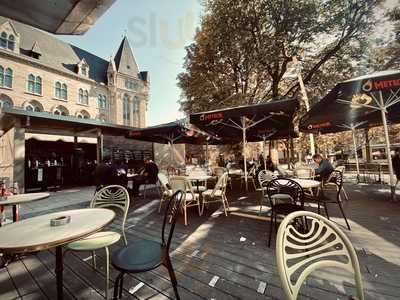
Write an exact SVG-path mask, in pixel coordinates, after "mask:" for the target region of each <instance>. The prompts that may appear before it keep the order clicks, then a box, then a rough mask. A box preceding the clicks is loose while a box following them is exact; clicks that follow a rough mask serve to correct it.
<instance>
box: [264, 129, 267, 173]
mask: <svg viewBox="0 0 400 300" xmlns="http://www.w3.org/2000/svg"><path fill="white" fill-rule="evenodd" d="M263 140H264V141H263V152H264V153H263V157H264V170H265V171H267V162H266V160H265V157H266V156H267V155H266V154H267V151H266V150H267V149H266V148H267V147H266V144H267V142H266V140H265V136H264V138H263Z"/></svg>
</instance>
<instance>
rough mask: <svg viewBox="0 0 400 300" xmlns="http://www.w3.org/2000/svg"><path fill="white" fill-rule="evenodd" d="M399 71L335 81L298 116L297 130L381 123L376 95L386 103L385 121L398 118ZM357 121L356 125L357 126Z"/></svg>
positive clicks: (332, 129) (342, 128)
mask: <svg viewBox="0 0 400 300" xmlns="http://www.w3.org/2000/svg"><path fill="white" fill-rule="evenodd" d="M399 88H400V71H384V72H377V73H373V74H371V75H367V76H362V77H357V78H354V79H351V80H348V81H344V82H340V83H338V84H337V85H336V86H335V87H334V88H333V89H332V90H331V91H330V92H329V93H328V94H327V95H326V96H325V97H324V98H322V99H321V100H320V101H319V102H318V103H317V104H315V105H314V106H313V107H312V108H311V110H310V111H309V112H307V113H306V114H305V115H304V116H303V117H302V118H301V120H300V131H303V132H320V133H322V134H324V133H335V132H340V131H345V130H350V129H351V127H353V126H356V128H357V129H359V128H367V127H374V126H382V125H383V121H382V116H381V113H380V106H381V104H380V99H378V98H379V97H380V95H378V94H379V92H382V97H383V100H384V104H388V105H389V106H388V107H387V112H388V115H387V117H388V121H390V122H393V123H397V122H399V120H400V115H399V113H400V103H399V102H398V101H397V99H398V97H399V96H400V93H398V89H399ZM357 125H358V126H357Z"/></svg>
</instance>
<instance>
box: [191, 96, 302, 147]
mask: <svg viewBox="0 0 400 300" xmlns="http://www.w3.org/2000/svg"><path fill="white" fill-rule="evenodd" d="M297 108H298V101H297V100H296V99H289V100H280V101H271V102H268V103H263V104H255V105H248V106H239V107H235V108H227V109H222V110H214V111H208V112H202V113H195V114H191V115H190V123H192V124H194V125H196V126H197V127H199V128H200V129H201V130H203V131H205V132H207V133H209V134H211V135H213V136H216V137H218V138H220V139H221V140H222V141H224V142H225V143H227V144H230V143H238V142H240V141H241V140H242V136H241V131H242V129H243V126H242V121H243V120H244V119H243V118H245V123H246V125H245V127H246V138H247V139H246V140H247V141H252V142H256V141H263V140H264V139H265V138H266V139H279V138H287V137H295V136H296V135H295V133H294V130H293V122H292V121H293V117H294V114H295V112H296V110H297Z"/></svg>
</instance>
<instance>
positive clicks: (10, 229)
mask: <svg viewBox="0 0 400 300" xmlns="http://www.w3.org/2000/svg"><path fill="white" fill-rule="evenodd" d="M61 216H70V217H71V222H70V223H69V224H66V225H62V226H55V227H53V226H50V220H51V219H54V218H57V217H61ZM114 217H115V212H114V211H112V210H109V209H104V208H85V209H75V210H67V211H60V212H56V213H51V214H46V215H42V216H37V217H33V218H29V219H25V220H22V221H19V222H16V223H12V224H9V225H6V226H3V227H0V237H1V238H0V251H3V252H10V253H22V252H33V251H40V250H46V249H50V248H53V247H56V246H60V245H64V244H67V243H70V242H73V241H76V240H78V239H81V238H83V237H85V236H88V235H90V234H92V233H94V232H97V231H99V230H101V229H102V228H103V227H104V226H106V225H107V224H109V223H110V222H111V221H112V220H113V219H114Z"/></svg>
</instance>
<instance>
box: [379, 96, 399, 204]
mask: <svg viewBox="0 0 400 300" xmlns="http://www.w3.org/2000/svg"><path fill="white" fill-rule="evenodd" d="M379 101H380V104H381V106H380V110H381V115H382V123H383V129H384V131H385V142H386V155H387V161H388V167H389V176H390V178H389V185H390V192H391V198H392V200H394V196H395V189H396V183H395V182H394V173H393V165H392V155H391V153H390V140H389V130H388V126H387V119H386V107H385V104H384V102H383V95H382V91H380V92H379Z"/></svg>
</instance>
